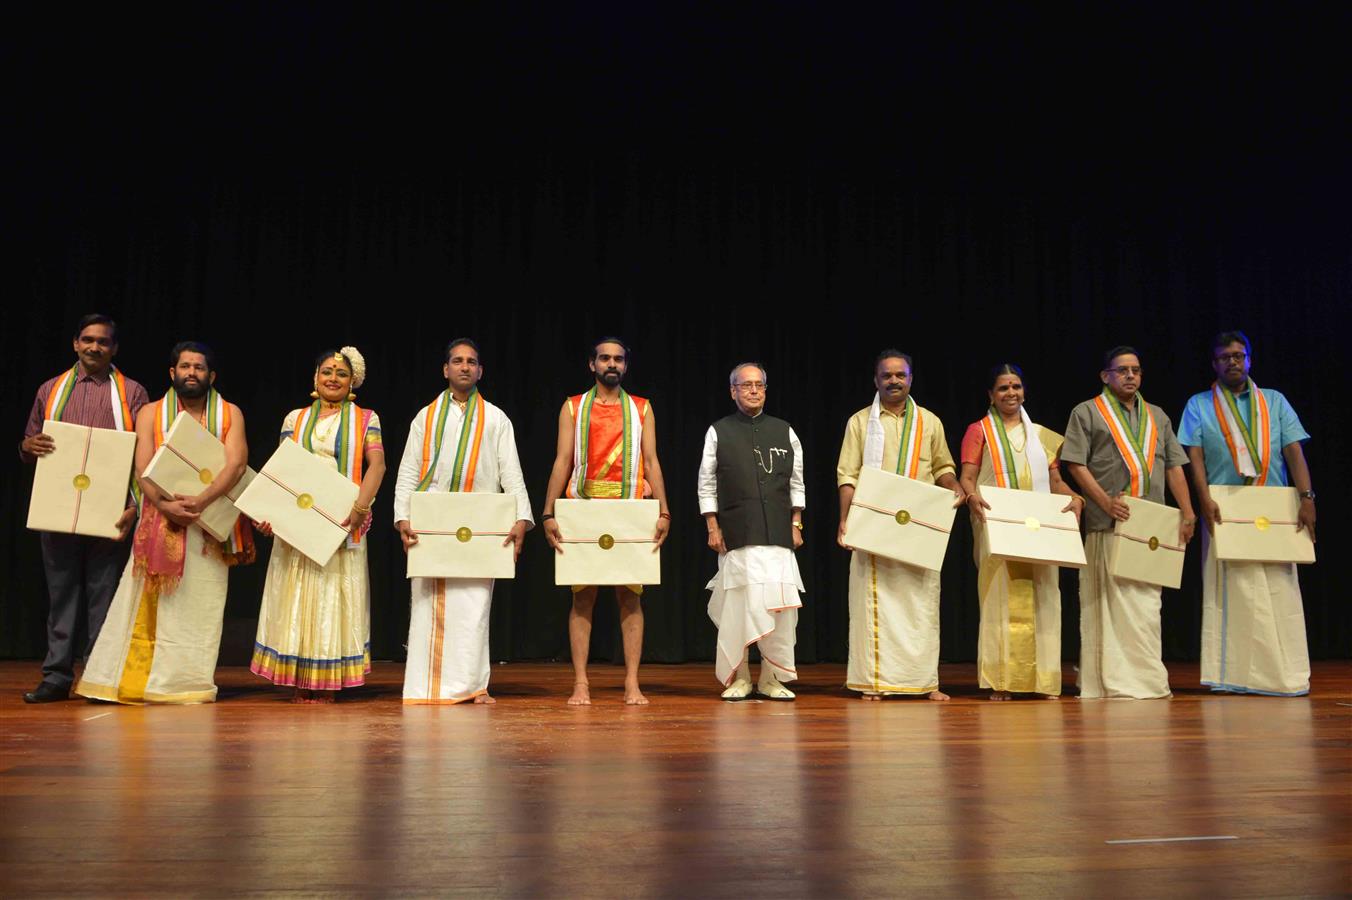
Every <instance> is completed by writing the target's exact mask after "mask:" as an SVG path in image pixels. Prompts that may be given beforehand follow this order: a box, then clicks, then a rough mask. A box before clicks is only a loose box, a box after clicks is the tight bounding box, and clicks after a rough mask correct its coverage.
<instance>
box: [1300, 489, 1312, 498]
mask: <svg viewBox="0 0 1352 900" xmlns="http://www.w3.org/2000/svg"><path fill="white" fill-rule="evenodd" d="M1300 499H1302V500H1313V499H1314V491H1301V492H1300Z"/></svg>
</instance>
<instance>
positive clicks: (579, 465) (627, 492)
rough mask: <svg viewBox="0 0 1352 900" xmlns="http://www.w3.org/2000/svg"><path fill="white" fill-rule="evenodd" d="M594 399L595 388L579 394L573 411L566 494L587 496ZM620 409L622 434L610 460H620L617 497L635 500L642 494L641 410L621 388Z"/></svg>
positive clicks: (588, 493)
mask: <svg viewBox="0 0 1352 900" xmlns="http://www.w3.org/2000/svg"><path fill="white" fill-rule="evenodd" d="M595 402H596V388H595V386H593V387H592V389H591V390H589V391H587V393H585V394H583V395H582V399H581V401H580V402H579V403H578V405H577V409H575V410H573V477H572V478H571V479H570V480H569V482H568V490H567V495H568V496H569V497H590V496H591V491H590V489H589V488H588V487H587V483H588V478H587V474H588V473H587V460H588V459H589V456H588V452H589V447H588V442H589V441H590V440H591V411H592V405H593V404H594V403H595ZM620 411H621V414H622V416H623V423H624V424H623V433H622V434H621V435H620V441H619V444H618V445H617V446H616V447H615V458H614V460H612V464H613V462H619V463H620V481H619V494H618V497H617V499H629V500H636V499H640V498H641V497H642V496H643V413H642V411H640V410H639V408H638V404H637V403H635V402H634V398H632V397H630V396H629V394H628V393H627V392H626V391H625V390H624V388H620Z"/></svg>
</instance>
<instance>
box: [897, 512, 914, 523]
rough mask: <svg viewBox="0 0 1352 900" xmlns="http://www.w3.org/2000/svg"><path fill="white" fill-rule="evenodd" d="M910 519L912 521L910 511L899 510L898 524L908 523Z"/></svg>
mask: <svg viewBox="0 0 1352 900" xmlns="http://www.w3.org/2000/svg"><path fill="white" fill-rule="evenodd" d="M910 521H911V514H910V513H908V512H907V511H906V510H904V509H901V510H897V524H898V525H907V524H909V523H910Z"/></svg>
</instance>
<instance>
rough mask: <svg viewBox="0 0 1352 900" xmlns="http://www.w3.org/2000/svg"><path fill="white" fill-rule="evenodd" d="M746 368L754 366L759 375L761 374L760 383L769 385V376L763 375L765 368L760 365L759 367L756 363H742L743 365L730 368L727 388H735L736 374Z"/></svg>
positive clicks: (739, 364)
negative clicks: (758, 370)
mask: <svg viewBox="0 0 1352 900" xmlns="http://www.w3.org/2000/svg"><path fill="white" fill-rule="evenodd" d="M747 366H755V367H756V368H757V369H760V373H761V381H763V382H765V383H766V384H769V383H770V376H769V375H767V374H765V366H762V365H761V364H760V363H758V362H744V363H738V364H737V365H735V366H733V367H732V371H731V372H730V373H728V386H729V387H736V386H737V373H738V372H740V371H742V370H743V369H745V368H746V367H747Z"/></svg>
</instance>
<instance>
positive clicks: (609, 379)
mask: <svg viewBox="0 0 1352 900" xmlns="http://www.w3.org/2000/svg"><path fill="white" fill-rule="evenodd" d="M596 380H597V381H599V382H601V383H602V384H604V385H605V386H606V387H618V386H619V384H620V382H621V381H623V380H624V375H623V374H622V373H620V372H602V373H601V374H600V375H599V376H597V379H596Z"/></svg>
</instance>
